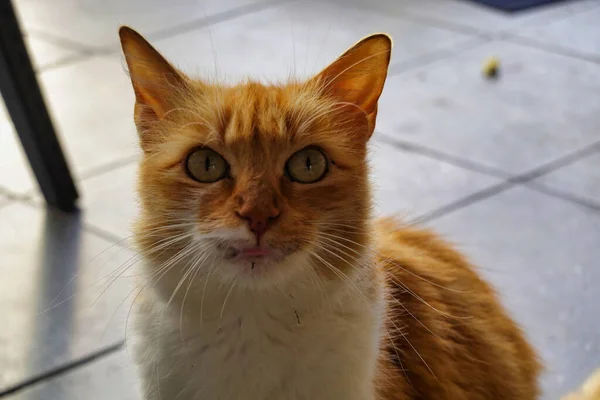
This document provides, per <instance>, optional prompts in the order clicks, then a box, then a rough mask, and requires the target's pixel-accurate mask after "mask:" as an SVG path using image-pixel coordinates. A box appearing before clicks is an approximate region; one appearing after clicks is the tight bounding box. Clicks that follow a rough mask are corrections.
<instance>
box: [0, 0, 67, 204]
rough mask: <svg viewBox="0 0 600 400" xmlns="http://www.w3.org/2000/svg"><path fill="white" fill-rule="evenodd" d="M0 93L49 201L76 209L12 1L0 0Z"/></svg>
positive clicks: (59, 150) (65, 166) (61, 153)
mask: <svg viewBox="0 0 600 400" xmlns="http://www.w3.org/2000/svg"><path fill="white" fill-rule="evenodd" d="M0 92H1V93H2V97H3V98H4V102H5V103H6V108H7V109H8V113H9V114H10V117H11V118H12V120H13V123H14V125H15V129H16V131H17V134H18V135H19V138H20V139H21V144H22V145H23V148H24V149H25V153H26V154H27V158H28V159H29V163H30V165H31V168H32V169H33V172H34V174H35V177H36V179H37V181H38V184H39V186H40V189H41V191H42V193H43V194H44V197H45V199H46V202H47V203H48V205H50V206H53V207H56V208H58V209H60V210H63V211H72V210H74V209H75V207H76V206H75V201H76V200H77V197H78V195H77V189H76V188H75V184H74V182H73V179H72V177H71V173H70V171H69V167H68V165H67V162H66V160H65V157H64V155H63V152H62V149H61V147H60V143H59V142H58V138H57V137H56V133H55V131H54V127H53V125H52V120H51V119H50V116H49V114H48V110H47V109H46V104H45V103H44V99H43V97H42V94H41V92H40V88H39V86H38V82H37V78H36V76H35V72H34V70H33V67H32V64H31V60H30V59H29V54H28V52H27V48H26V47H25V43H24V41H23V37H22V35H21V29H20V27H19V23H18V21H17V18H16V15H15V12H14V9H13V6H12V4H11V2H10V0H0Z"/></svg>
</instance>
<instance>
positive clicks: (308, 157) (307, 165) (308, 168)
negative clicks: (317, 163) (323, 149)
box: [306, 156, 312, 171]
mask: <svg viewBox="0 0 600 400" xmlns="http://www.w3.org/2000/svg"><path fill="white" fill-rule="evenodd" d="M306 169H307V170H308V171H310V170H311V169H312V164H311V162H310V156H307V157H306Z"/></svg>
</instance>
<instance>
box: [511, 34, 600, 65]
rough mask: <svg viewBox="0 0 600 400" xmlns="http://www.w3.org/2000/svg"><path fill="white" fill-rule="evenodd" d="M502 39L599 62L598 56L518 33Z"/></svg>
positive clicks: (564, 55)
mask: <svg viewBox="0 0 600 400" xmlns="http://www.w3.org/2000/svg"><path fill="white" fill-rule="evenodd" d="M502 40H504V41H506V42H510V43H513V44H517V45H521V46H523V47H528V48H533V49H537V50H542V51H545V52H547V53H552V54H558V55H561V56H563V57H569V58H574V59H577V60H581V61H587V62H590V63H594V64H600V56H596V55H592V54H586V53H583V52H580V51H577V50H573V49H569V48H567V47H563V46H559V45H555V44H549V43H543V42H540V41H538V40H535V39H530V38H526V37H523V36H518V35H508V36H505V37H504V38H503V39H502Z"/></svg>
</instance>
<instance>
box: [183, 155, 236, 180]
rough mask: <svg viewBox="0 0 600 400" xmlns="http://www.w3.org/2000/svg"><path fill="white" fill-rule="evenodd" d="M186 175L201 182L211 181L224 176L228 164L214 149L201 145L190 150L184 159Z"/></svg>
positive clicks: (227, 169) (226, 172)
mask: <svg viewBox="0 0 600 400" xmlns="http://www.w3.org/2000/svg"><path fill="white" fill-rule="evenodd" d="M185 168H186V171H187V173H188V175H189V176H190V177H191V178H192V179H194V180H196V181H198V182H203V183H212V182H216V181H218V180H220V179H223V178H225V176H227V174H228V172H229V164H228V163H227V161H225V159H224V158H223V157H222V156H221V155H220V154H219V153H217V152H216V151H214V150H212V149H209V148H207V147H201V148H198V149H196V150H194V151H192V152H191V153H190V154H189V155H188V157H187V159H186V161H185Z"/></svg>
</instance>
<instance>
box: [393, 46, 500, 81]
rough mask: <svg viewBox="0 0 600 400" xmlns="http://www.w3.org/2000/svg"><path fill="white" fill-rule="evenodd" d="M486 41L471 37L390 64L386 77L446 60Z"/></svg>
mask: <svg viewBox="0 0 600 400" xmlns="http://www.w3.org/2000/svg"><path fill="white" fill-rule="evenodd" d="M487 43H488V41H487V40H486V39H483V38H471V39H470V40H466V41H463V42H460V43H458V44H455V45H453V46H450V47H447V48H444V49H439V50H436V51H433V52H431V53H428V54H424V55H421V56H417V57H414V58H411V59H409V60H407V61H403V62H399V63H396V64H393V65H391V66H390V68H389V71H388V77H391V76H396V75H399V74H401V73H404V72H408V71H411V70H414V69H417V68H420V67H425V66H428V65H431V64H434V63H436V62H438V61H443V60H447V59H449V58H452V57H455V56H458V55H459V54H461V53H465V52H467V51H470V50H473V49H476V48H478V47H480V46H483V45H485V44H487Z"/></svg>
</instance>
